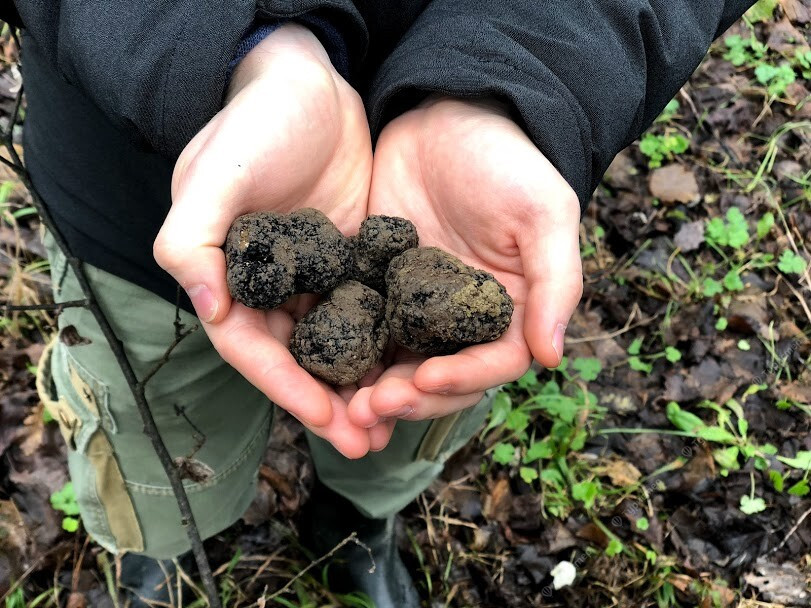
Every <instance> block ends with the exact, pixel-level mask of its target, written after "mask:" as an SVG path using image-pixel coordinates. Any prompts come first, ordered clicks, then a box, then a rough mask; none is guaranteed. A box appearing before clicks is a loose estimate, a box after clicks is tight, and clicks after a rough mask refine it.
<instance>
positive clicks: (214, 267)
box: [154, 24, 388, 458]
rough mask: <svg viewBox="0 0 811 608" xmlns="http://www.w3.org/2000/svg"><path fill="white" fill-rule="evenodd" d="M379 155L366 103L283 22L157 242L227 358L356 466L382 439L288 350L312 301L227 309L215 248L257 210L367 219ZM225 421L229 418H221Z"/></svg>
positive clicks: (199, 154) (215, 128) (183, 158)
mask: <svg viewBox="0 0 811 608" xmlns="http://www.w3.org/2000/svg"><path fill="white" fill-rule="evenodd" d="M371 167H372V149H371V142H370V136H369V128H368V125H367V122H366V115H365V113H364V109H363V103H362V102H361V99H360V97H359V96H358V94H357V93H356V92H355V90H354V89H353V88H352V87H351V86H350V85H349V84H348V83H347V82H346V81H345V80H344V79H343V78H342V77H341V76H340V75H339V74H338V73H337V72H336V71H335V69H334V68H333V66H332V64H331V63H330V60H329V57H328V55H327V53H326V52H325V51H324V48H323V47H322V46H321V44H320V43H319V41H318V39H317V38H316V37H315V36H314V35H313V34H312V33H311V32H310V31H309V30H307V29H306V28H304V27H302V26H299V25H294V24H287V25H284V26H282V27H280V28H279V29H278V30H276V31H275V32H273V33H272V34H270V35H269V36H268V37H267V38H265V40H263V41H262V42H261V43H260V44H259V45H258V46H257V47H256V48H254V49H253V50H252V51H251V52H250V53H249V54H248V55H247V56H246V57H245V58H244V59H243V60H242V61H241V62H240V63H239V65H238V66H237V69H236V71H235V73H234V75H233V78H232V80H231V84H230V88H229V90H228V94H227V103H226V105H225V107H224V108H223V109H222V110H221V111H220V112H219V113H218V114H217V115H216V116H215V117H214V118H213V119H212V120H211V121H210V122H209V123H208V124H207V125H206V126H205V128H203V129H202V130H201V131H200V133H198V134H197V135H196V136H195V138H194V139H193V140H192V141H191V142H190V143H189V144H188V146H187V147H186V148H185V150H184V151H183V153H182V154H181V155H180V158H179V159H178V161H177V164H176V166H175V170H174V175H173V179H172V208H171V211H170V212H169V214H168V216H167V217H166V221H165V223H164V224H163V227H162V228H161V231H160V233H159V234H158V237H157V239H156V240H155V244H154V255H155V259H156V260H157V262H158V264H160V266H161V267H163V268H164V269H165V270H166V271H167V272H169V273H170V274H171V275H172V276H173V277H174V278H175V279H176V280H177V281H178V283H180V284H181V285H182V286H183V288H184V289H185V290H186V292H187V293H188V294H189V296H190V298H191V301H192V303H193V305H194V308H195V311H196V312H197V315H198V317H199V318H200V320H201V321H202V323H203V327H204V328H205V330H206V333H207V334H208V336H209V338H210V339H211V342H212V344H213V345H214V347H215V348H216V349H217V351H218V352H219V353H220V355H221V356H222V357H223V359H225V361H227V362H228V363H229V364H231V365H232V366H233V367H234V368H235V369H237V370H238V371H239V372H240V373H241V374H242V375H243V376H244V377H245V378H247V379H248V380H249V381H250V382H251V383H252V384H253V385H254V386H256V387H257V388H259V389H260V390H261V391H262V392H263V393H265V394H266V395H267V396H268V397H269V398H270V399H271V400H273V401H274V402H275V403H277V404H278V405H279V406H281V407H282V408H284V409H285V410H287V411H288V412H290V413H291V414H293V415H294V416H295V417H296V418H298V419H299V420H300V421H301V422H302V423H304V424H305V425H306V426H307V427H308V428H310V429H311V430H312V431H313V432H315V433H316V434H317V435H319V436H321V437H324V438H325V439H327V440H328V441H330V442H331V443H332V444H333V445H334V446H335V447H336V448H337V449H338V450H339V451H340V452H342V453H343V454H344V455H345V456H347V457H350V458H359V457H361V456H363V455H365V454H366V452H367V451H368V450H369V449H370V447H371V448H372V449H376V448H377V447H382V445H380V444H381V443H383V442H384V441H387V440H388V437H387V436H386V437H382V438H380V439H376V438H375V437H374V433H375V432H374V431H373V432H372V437H371V439H370V432H369V431H367V430H366V429H362V428H358V427H356V426H355V425H352V424H351V423H350V422H349V420H348V418H347V416H346V402H347V400H348V399H349V398H350V397H351V395H352V394H353V391H352V390H351V389H347V390H343V391H341V394H339V393H338V392H336V391H335V390H334V389H332V388H330V387H328V386H327V385H326V384H324V383H322V382H320V381H317V380H316V379H314V378H313V377H312V376H311V375H310V374H308V373H307V372H306V371H304V370H303V369H302V368H301V367H299V365H298V364H297V363H296V361H295V359H294V358H293V357H292V355H291V354H290V352H289V351H288V349H287V344H288V341H289V338H290V334H291V332H292V329H293V325H294V323H295V321H296V320H297V319H298V318H300V316H302V315H303V314H304V312H306V309H307V307H308V304H309V303H310V302H311V299H305V298H292V299H291V300H290V301H289V302H288V303H287V304H285V305H284V306H283V307H282V308H280V309H277V310H274V311H268V312H263V311H258V310H253V309H250V308H247V307H245V306H243V305H242V304H240V303H238V302H232V300H231V296H230V294H229V292H228V288H227V286H226V281H225V274H226V272H225V255H224V253H223V251H222V249H221V248H220V247H221V246H222V244H223V243H224V242H225V237H226V234H227V232H228V229H229V227H230V226H231V223H232V222H233V221H234V219H235V218H237V217H238V216H240V215H243V214H245V213H250V212H253V211H278V212H283V213H286V212H290V211H293V210H295V209H299V208H302V207H314V208H316V209H320V210H321V211H323V212H324V213H325V214H326V215H327V216H329V218H330V219H331V220H332V221H333V222H335V224H336V225H337V226H338V228H339V229H341V230H343V231H344V232H351V231H356V230H357V227H358V225H359V224H360V223H361V221H362V220H363V219H364V218H365V217H366V206H367V199H368V193H369V181H370V178H371ZM223 414H224V415H227V412H224V413H223Z"/></svg>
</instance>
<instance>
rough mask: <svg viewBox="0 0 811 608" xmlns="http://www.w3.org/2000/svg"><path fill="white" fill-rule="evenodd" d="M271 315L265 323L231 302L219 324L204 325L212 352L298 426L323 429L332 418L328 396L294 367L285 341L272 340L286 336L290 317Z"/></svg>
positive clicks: (258, 314)
mask: <svg viewBox="0 0 811 608" xmlns="http://www.w3.org/2000/svg"><path fill="white" fill-rule="evenodd" d="M274 313H275V314H274V315H273V316H269V317H268V319H267V321H266V318H265V315H264V313H262V312H261V311H257V310H252V309H250V308H247V307H246V306H243V305H242V304H239V303H235V304H234V305H233V306H232V307H231V314H229V315H228V318H227V319H226V320H225V321H223V322H222V323H218V324H210V323H206V324H204V327H205V330H206V333H207V334H208V336H209V338H210V339H211V342H212V344H213V345H214V348H216V349H217V351H218V352H219V353H220V355H221V356H222V358H223V359H224V360H225V361H226V362H227V363H229V364H230V365H231V366H232V367H234V368H236V369H237V370H238V371H239V372H240V373H241V374H242V375H243V376H244V377H245V378H246V379H247V380H248V382H250V383H251V384H253V385H254V386H255V387H257V388H258V389H259V390H260V391H262V392H263V393H264V394H265V395H267V396H268V398H269V399H271V400H272V401H274V402H275V403H277V404H278V405H279V406H280V407H282V408H283V409H285V410H287V411H289V412H290V413H291V414H293V415H294V416H296V418H298V419H299V420H301V421H302V422H303V423H305V424H307V425H310V426H313V427H322V426H325V425H327V424H329V422H330V421H331V420H332V418H333V404H332V402H331V400H330V396H329V395H328V393H327V391H326V390H325V389H324V387H322V386H321V385H320V384H319V383H318V382H317V381H316V380H315V379H314V378H313V377H312V376H310V374H308V373H307V372H306V371H304V370H303V369H302V368H301V367H299V365H298V363H296V360H295V359H294V358H293V356H292V355H291V354H290V352H289V351H288V350H287V348H286V346H285V345H286V344H287V342H280V341H279V339H278V338H277V337H275V336H274V333H275V334H276V336H283V335H284V334H285V333H286V332H289V330H291V329H292V323H293V321H292V319H290V320H289V322H288V323H285V322H284V320H283V319H282V318H281V317H282V315H284V313H282V312H281V311H274ZM288 335H289V333H288ZM246 345H250V348H246Z"/></svg>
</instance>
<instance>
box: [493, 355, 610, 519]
mask: <svg viewBox="0 0 811 608" xmlns="http://www.w3.org/2000/svg"><path fill="white" fill-rule="evenodd" d="M563 359H564V360H563V361H562V362H561V365H560V366H559V367H558V368H556V370H555V376H554V377H553V378H552V379H550V380H548V381H547V382H541V381H540V380H539V379H538V376H537V374H536V373H535V371H533V370H530V371H528V372H527V373H526V374H524V375H523V376H522V377H521V378H519V379H518V380H517V381H516V382H514V383H513V384H511V385H507V386H506V387H504V388H503V389H502V391H501V392H500V393H499V394H498V395H496V397H495V399H494V402H493V407H492V410H491V412H490V419H489V422H488V424H487V426H486V427H485V430H484V432H483V436H484V435H488V434H489V435H494V436H495V437H496V438H497V441H496V442H495V443H494V444H493V445H492V446H491V448H490V453H491V458H492V460H493V462H495V463H497V464H501V465H505V466H512V467H516V468H517V469H518V475H519V476H520V478H521V479H522V480H523V481H524V482H525V483H527V484H530V485H534V484H539V485H540V486H541V488H542V490H543V492H544V497H545V498H544V508H545V509H546V511H548V512H549V513H550V514H551V515H553V516H555V517H565V516H566V515H567V514H568V513H569V512H570V511H571V509H572V508H573V507H574V504H575V502H580V503H583V505H584V506H585V507H586V508H587V509H591V508H592V507H593V506H594V505H595V500H596V498H597V497H598V496H599V495H600V494H601V485H600V482H599V480H598V479H596V478H594V474H593V472H591V471H590V470H589V469H588V468H587V467H585V466H584V465H583V464H581V463H580V462H579V460H578V459H576V457H575V453H576V452H577V451H578V450H581V449H582V448H583V446H584V445H585V443H586V439H587V438H588V436H589V432H588V429H587V425H589V424H590V423H593V422H596V421H597V420H599V419H600V418H601V417H602V414H603V412H604V410H603V408H600V407H598V406H597V398H596V396H595V395H594V394H593V393H591V392H589V391H587V390H584V389H583V387H582V382H589V381H591V380H594V379H595V378H597V376H598V375H599V373H600V371H601V370H602V365H601V364H600V361H599V360H598V359H594V358H591V357H579V358H575V359H573V360H571V361H570V360H569V358H568V357H564V358H563ZM578 381H581V382H580V383H578Z"/></svg>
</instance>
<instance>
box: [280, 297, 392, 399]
mask: <svg viewBox="0 0 811 608" xmlns="http://www.w3.org/2000/svg"><path fill="white" fill-rule="evenodd" d="M388 339H389V331H388V327H387V325H386V320H385V301H384V300H383V296H381V295H380V294H379V293H377V292H376V291H375V290H374V289H371V288H369V287H367V286H366V285H363V284H361V283H358V282H357V281H347V282H345V283H342V284H341V285H340V286H338V287H336V288H335V289H334V290H333V291H332V292H330V294H329V295H328V296H327V297H326V298H324V299H323V300H322V301H321V302H319V303H318V304H316V305H315V306H314V307H313V308H312V309H310V311H309V312H308V313H307V314H306V315H305V316H304V318H302V319H301V321H299V322H298V323H297V324H296V326H295V327H294V328H293V335H292V336H291V338H290V352H291V353H292V354H293V357H295V359H296V361H298V363H299V365H301V367H303V368H304V369H306V370H307V371H308V372H310V373H311V374H313V375H315V376H318V377H320V378H323V379H324V380H326V381H327V382H329V383H330V384H335V385H338V386H343V385H346V384H353V383H355V382H357V381H358V380H360V379H361V378H362V377H363V376H364V375H366V373H367V372H369V370H371V369H372V368H373V367H374V366H375V365H377V363H378V361H380V358H381V357H382V356H383V350H384V349H385V348H386V343H387V342H388Z"/></svg>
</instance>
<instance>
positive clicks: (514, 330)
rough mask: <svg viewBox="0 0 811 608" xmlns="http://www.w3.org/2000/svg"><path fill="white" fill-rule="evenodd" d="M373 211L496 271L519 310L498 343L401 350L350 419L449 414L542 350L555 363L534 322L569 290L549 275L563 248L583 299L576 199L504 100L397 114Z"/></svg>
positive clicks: (383, 140) (382, 148)
mask: <svg viewBox="0 0 811 608" xmlns="http://www.w3.org/2000/svg"><path fill="white" fill-rule="evenodd" d="M369 213H370V214H382V215H396V216H402V217H406V218H408V219H410V220H411V221H413V222H414V224H415V225H416V226H417V230H418V233H419V235H420V244H421V245H429V246H437V247H440V248H442V249H444V250H446V251H448V252H450V253H453V254H454V255H456V256H457V257H459V258H460V259H461V260H462V261H464V262H465V263H467V264H470V265H471V266H474V267H477V268H481V269H484V270H487V271H489V272H491V273H492V274H493V275H494V276H495V277H496V278H497V279H498V280H499V281H500V282H501V283H502V284H504V286H505V287H506V288H507V291H508V293H509V294H510V295H511V296H512V298H513V300H514V302H515V312H514V314H513V318H512V323H511V325H510V328H509V330H508V331H507V332H506V333H505V334H504V335H503V336H502V337H501V338H499V340H497V341H495V342H493V343H490V344H482V345H477V346H472V347H468V348H466V349H464V350H462V351H461V352H460V353H458V354H456V355H451V356H445V357H435V358H432V359H428V360H427V361H426V360H424V359H423V358H418V357H415V356H414V355H413V354H411V353H407V352H400V353H399V354H398V356H397V357H396V361H395V362H394V364H393V365H392V366H391V367H390V368H389V369H388V370H387V371H386V373H385V374H384V376H383V377H382V378H381V381H379V382H378V386H377V387H376V388H375V389H374V390H373V391H369V392H367V394H365V395H361V396H360V397H359V398H357V399H355V400H354V401H353V403H352V404H351V406H350V409H351V415H352V418H353V420H355V421H356V422H357V423H363V422H366V423H368V422H369V421H370V420H372V419H374V415H384V411H385V410H387V409H391V410H394V409H396V408H395V405H397V404H399V403H410V404H414V403H417V404H419V403H424V404H425V406H424V408H423V409H424V411H423V412H421V411H420V409H421V408H420V407H419V405H417V406H415V413H414V415H413V416H411V418H415V419H416V418H424V417H434V416H437V415H443V414H445V413H449V410H450V411H453V410H455V409H459V408H461V407H465V406H467V405H471V404H472V403H474V402H475V401H477V400H478V399H479V397H480V396H481V393H482V391H483V390H485V389H486V388H490V387H492V386H496V385H498V384H501V383H503V382H507V381H509V380H512V379H515V378H517V377H518V376H520V375H521V374H522V373H523V372H524V371H526V369H527V368H528V367H529V364H530V362H531V359H532V356H533V355H534V356H535V358H536V359H538V360H539V361H541V362H542V363H543V364H546V365H552V366H553V365H557V361H558V360H559V353H557V352H556V351H555V349H554V348H553V347H552V343H551V340H550V339H548V337H547V336H545V334H546V331H545V328H544V330H543V331H541V330H539V329H537V328H536V327H535V325H536V324H537V323H540V322H543V323H547V320H546V319H545V315H546V316H548V312H547V311H545V310H544V308H543V307H542V306H541V304H540V300H541V296H543V297H545V298H555V297H559V295H560V294H555V293H548V289H549V288H550V287H551V286H550V285H549V284H548V283H546V281H545V279H544V278H543V276H544V274H545V271H546V270H548V268H547V267H548V266H549V262H550V261H554V260H555V257H556V256H555V249H556V248H560V249H561V251H560V255H559V258H560V260H561V264H562V265H563V264H564V262H565V264H566V265H571V264H576V272H574V273H572V276H571V281H570V282H571V285H572V286H573V288H572V289H569V290H567V291H573V292H576V293H574V297H575V298H579V281H580V274H579V253H578V250H577V221H578V219H579V208H578V207H577V203H576V199H574V197H573V195H572V193H571V189H570V188H569V187H568V185H567V184H565V182H564V181H563V180H562V178H561V177H560V175H559V174H558V173H557V171H556V170H555V169H554V168H553V167H552V165H551V164H550V163H549V162H548V161H547V160H546V159H545V158H544V157H543V155H541V154H540V153H539V152H538V150H537V148H535V146H534V145H533V144H532V143H531V142H530V140H529V139H528V138H527V137H526V135H525V134H524V133H523V132H522V131H521V130H520V129H519V128H518V126H517V125H516V124H515V123H514V122H513V121H512V120H510V119H509V118H508V117H507V116H506V115H505V114H504V113H502V112H501V110H500V109H499V108H498V107H497V106H495V105H492V104H485V103H471V102H461V101H454V100H439V101H431V102H427V103H425V104H423V105H422V106H421V107H419V108H417V109H415V110H412V111H411V112H409V113H407V114H404V115H403V116H401V117H400V118H398V119H396V120H395V121H393V122H392V123H391V124H389V125H388V126H387V127H386V129H385V130H384V131H383V133H382V134H381V136H380V140H379V142H378V145H377V149H376V151H375V164H374V170H373V175H372V187H371V191H370V196H369ZM572 257H574V261H573V262H572V260H571V258H572ZM562 267H563V266H562ZM555 274H557V272H552V273H550V276H551V275H555ZM561 287H562V286H561ZM564 299H566V300H571V299H572V295H571V294H570V293H567V294H565V298H564ZM572 306H573V304H572ZM553 308H554V307H549V312H552V309H553ZM556 314H557V313H556ZM568 314H571V311H569V312H568ZM566 320H568V316H566V318H565V319H564V321H566ZM549 322H551V321H549ZM426 393H441V396H439V395H436V394H434V395H430V394H426ZM441 402H443V403H441ZM367 404H368V405H367Z"/></svg>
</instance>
